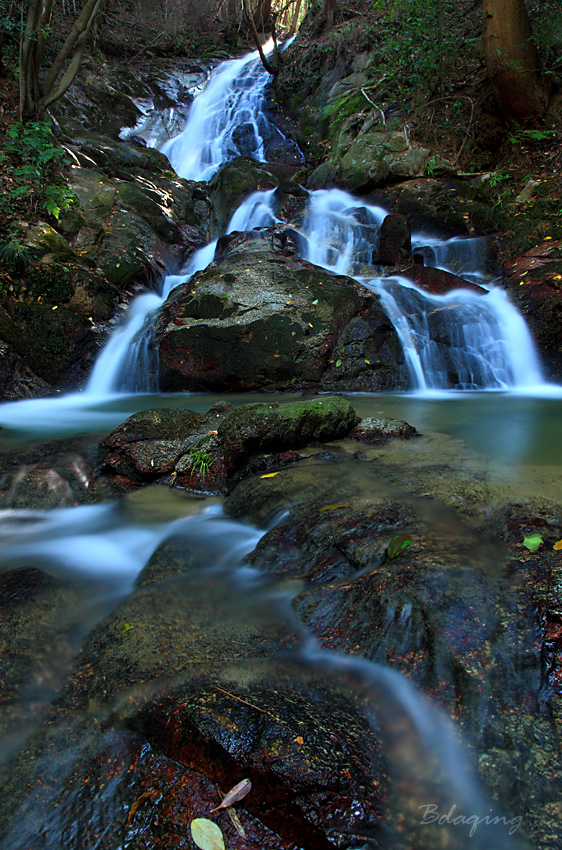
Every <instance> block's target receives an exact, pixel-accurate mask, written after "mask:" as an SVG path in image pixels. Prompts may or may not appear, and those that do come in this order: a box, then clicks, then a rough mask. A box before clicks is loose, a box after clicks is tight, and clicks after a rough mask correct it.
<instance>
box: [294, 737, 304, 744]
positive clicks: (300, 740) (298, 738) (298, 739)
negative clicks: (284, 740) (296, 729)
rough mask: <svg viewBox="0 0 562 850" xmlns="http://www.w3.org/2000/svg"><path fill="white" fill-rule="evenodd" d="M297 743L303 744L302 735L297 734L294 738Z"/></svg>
mask: <svg viewBox="0 0 562 850" xmlns="http://www.w3.org/2000/svg"><path fill="white" fill-rule="evenodd" d="M295 740H296V742H297V744H304V738H303V737H302V735H299V736H298V737H297V738H296V739H295Z"/></svg>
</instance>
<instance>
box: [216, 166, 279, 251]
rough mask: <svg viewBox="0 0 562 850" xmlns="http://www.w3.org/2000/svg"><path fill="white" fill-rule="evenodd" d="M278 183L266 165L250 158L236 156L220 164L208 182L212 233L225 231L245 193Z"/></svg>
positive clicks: (271, 187) (267, 187) (274, 185)
mask: <svg viewBox="0 0 562 850" xmlns="http://www.w3.org/2000/svg"><path fill="white" fill-rule="evenodd" d="M278 182H279V181H278V179H277V178H276V177H274V176H273V174H271V172H270V171H268V169H267V166H265V165H262V164H261V163H258V162H255V161H254V160H252V159H244V158H243V157H238V158H236V159H233V160H231V161H230V162H228V163H227V164H226V165H224V166H223V167H222V168H221V169H220V171H218V172H217V174H215V175H214V177H213V178H212V180H211V181H210V182H209V195H210V198H211V203H212V207H213V217H212V224H211V232H212V235H213V236H220V235H221V234H223V233H224V232H225V231H226V228H227V225H228V223H229V222H230V219H231V217H232V215H233V213H234V212H235V211H236V210H237V209H238V207H239V206H240V204H241V202H242V201H243V199H244V198H245V197H246V196H247V195H250V194H251V193H252V192H256V191H257V190H258V189H274V188H275V187H276V186H277V184H278Z"/></svg>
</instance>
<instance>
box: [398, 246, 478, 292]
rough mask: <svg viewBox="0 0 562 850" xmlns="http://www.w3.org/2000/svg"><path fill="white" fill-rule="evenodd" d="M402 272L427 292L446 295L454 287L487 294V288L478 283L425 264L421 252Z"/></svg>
mask: <svg viewBox="0 0 562 850" xmlns="http://www.w3.org/2000/svg"><path fill="white" fill-rule="evenodd" d="M402 274H404V275H405V277H409V278H410V280H413V281H414V283H416V284H417V285H418V286H419V287H420V289H425V290H426V291H427V292H432V293H434V294H435V295H446V294H447V292H452V291H453V290H454V289H468V290H470V291H471V292H478V293H480V294H481V295H486V292H487V290H486V289H484V288H483V287H482V286H478V284H477V283H471V282H470V281H468V280H464V278H462V277H459V276H458V275H456V274H451V272H446V271H444V270H443V269H434V268H432V267H431V266H426V265H424V261H423V257H422V256H421V254H415V255H414V264H413V266H410V268H407V269H404V270H403V271H402Z"/></svg>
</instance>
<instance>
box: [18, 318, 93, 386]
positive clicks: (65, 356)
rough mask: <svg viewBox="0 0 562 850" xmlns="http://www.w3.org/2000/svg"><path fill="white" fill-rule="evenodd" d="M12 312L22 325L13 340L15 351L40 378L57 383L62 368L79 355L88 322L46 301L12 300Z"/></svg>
mask: <svg viewBox="0 0 562 850" xmlns="http://www.w3.org/2000/svg"><path fill="white" fill-rule="evenodd" d="M11 311H12V315H13V317H14V319H15V321H16V322H17V323H18V324H21V325H22V326H23V328H24V332H23V333H22V334H21V335H20V337H19V339H18V340H17V341H16V342H15V347H16V350H17V351H18V354H20V356H21V357H24V358H25V360H26V362H27V363H28V364H29V365H30V367H31V368H32V369H33V371H34V372H35V373H36V374H37V375H39V377H40V378H43V379H44V380H46V381H48V382H49V383H50V384H53V385H54V386H57V385H59V384H60V383H61V380H62V379H63V375H64V373H65V371H66V370H68V369H69V368H70V367H71V366H72V365H73V364H74V363H75V362H76V360H77V359H79V357H80V348H81V344H82V342H83V339H84V336H85V334H86V333H87V332H88V331H89V330H90V327H91V323H90V321H89V320H88V319H87V318H86V317H85V316H81V315H79V314H77V313H75V312H73V311H71V310H68V309H66V308H65V307H58V309H56V310H53V308H52V307H51V306H50V305H49V304H40V303H33V302H27V303H25V302H14V303H13V304H12V306H11Z"/></svg>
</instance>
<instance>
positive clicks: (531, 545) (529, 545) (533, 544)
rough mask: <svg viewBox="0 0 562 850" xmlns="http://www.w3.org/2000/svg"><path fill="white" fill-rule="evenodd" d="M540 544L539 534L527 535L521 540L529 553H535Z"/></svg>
mask: <svg viewBox="0 0 562 850" xmlns="http://www.w3.org/2000/svg"><path fill="white" fill-rule="evenodd" d="M541 543H542V537H541V536H540V534H529V535H528V536H527V537H524V538H523V546H524V547H525V548H526V549H529V551H530V552H536V551H537V549H538V548H539V546H540V545H541Z"/></svg>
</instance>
